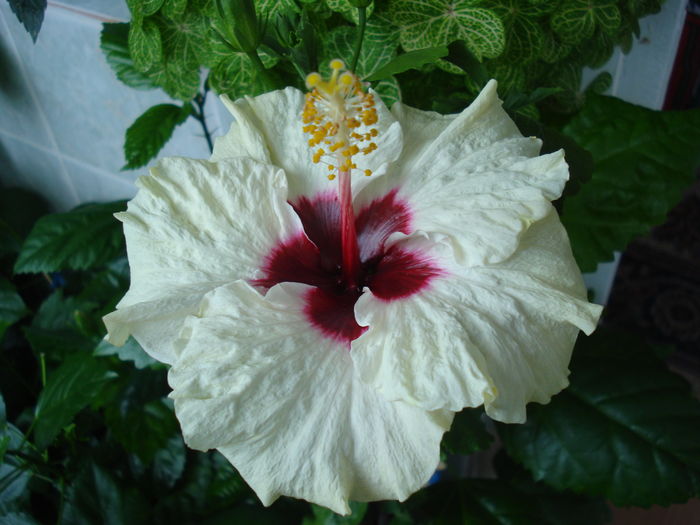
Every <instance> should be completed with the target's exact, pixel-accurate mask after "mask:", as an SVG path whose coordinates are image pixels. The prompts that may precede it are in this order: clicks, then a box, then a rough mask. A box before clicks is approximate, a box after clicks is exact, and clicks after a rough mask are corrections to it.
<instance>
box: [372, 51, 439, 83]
mask: <svg viewBox="0 0 700 525" xmlns="http://www.w3.org/2000/svg"><path fill="white" fill-rule="evenodd" d="M447 53H448V51H447V48H446V47H445V46H438V47H429V48H426V49H416V50H415V51H409V52H407V53H402V54H400V55H397V56H395V57H394V58H392V59H391V60H390V61H389V62H387V63H386V64H384V65H383V66H382V67H380V68H378V69H376V70H375V71H374V72H373V73H372V74H371V75H370V76H369V77H367V78H366V79H365V80H369V81H370V82H371V81H374V80H381V79H383V78H388V77H390V76H392V75H397V74H399V73H403V72H404V71H408V70H409V69H418V68H420V67H421V66H423V65H425V64H433V63H435V61H436V60H437V59H438V58H441V57H444V56H446V55H447Z"/></svg>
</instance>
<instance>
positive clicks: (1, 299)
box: [0, 277, 27, 340]
mask: <svg viewBox="0 0 700 525" xmlns="http://www.w3.org/2000/svg"><path fill="white" fill-rule="evenodd" d="M26 313H27V307H26V306H25V305H24V301H23V300H22V297H20V295H19V294H18V293H17V290H16V289H15V287H14V285H13V284H12V283H11V282H10V281H8V280H7V279H4V278H2V277H0V340H2V337H3V336H4V335H5V330H7V328H8V327H9V326H11V325H13V324H14V323H16V322H17V321H19V320H20V319H22V317H24V316H25V314H26Z"/></svg>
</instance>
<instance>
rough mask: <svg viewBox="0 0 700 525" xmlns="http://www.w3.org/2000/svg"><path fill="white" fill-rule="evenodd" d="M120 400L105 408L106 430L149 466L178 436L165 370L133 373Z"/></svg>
mask: <svg viewBox="0 0 700 525" xmlns="http://www.w3.org/2000/svg"><path fill="white" fill-rule="evenodd" d="M124 379H125V381H124V382H123V383H122V387H121V390H120V391H119V394H118V396H117V398H118V400H119V401H118V402H117V403H111V404H108V405H107V406H106V408H105V421H106V423H107V427H108V428H109V430H110V431H111V433H112V434H113V436H114V437H115V438H116V440H117V441H118V442H119V443H121V445H122V446H123V447H124V448H125V449H126V450H128V451H129V452H133V453H134V454H136V455H137V456H138V457H139V458H140V459H141V461H143V462H144V463H150V462H151V461H152V460H153V458H154V456H155V454H156V452H158V450H160V449H161V448H163V447H164V446H166V444H167V443H168V440H169V439H170V438H171V437H172V436H173V435H174V434H176V433H177V429H178V424H177V420H176V419H175V415H174V414H173V409H172V407H171V404H172V403H171V402H170V401H169V400H167V399H166V398H164V397H163V396H165V395H167V393H168V391H169V389H168V385H167V382H166V377H165V371H164V370H153V369H143V370H137V369H131V371H130V372H129V374H128V376H126V377H125V378H124Z"/></svg>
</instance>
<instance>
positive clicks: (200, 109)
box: [193, 85, 214, 152]
mask: <svg viewBox="0 0 700 525" xmlns="http://www.w3.org/2000/svg"><path fill="white" fill-rule="evenodd" d="M207 91H209V86H208V85H205V88H204V93H197V96H195V97H194V103H195V104H196V105H197V111H195V112H194V113H193V115H194V118H196V119H197V120H198V121H199V124H200V125H201V126H202V131H203V132H204V138H205V139H206V140H207V146H209V152H213V151H214V143H213V142H212V140H211V133H209V126H207V119H206V118H205V116H204V103H205V102H206V98H207Z"/></svg>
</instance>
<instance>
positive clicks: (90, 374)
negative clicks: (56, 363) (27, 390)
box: [34, 353, 115, 449]
mask: <svg viewBox="0 0 700 525" xmlns="http://www.w3.org/2000/svg"><path fill="white" fill-rule="evenodd" d="M114 377H115V374H114V372H110V371H109V370H108V369H107V367H106V364H105V363H104V362H103V361H100V360H97V359H95V358H93V357H92V356H91V355H90V354H83V353H76V354H73V355H70V356H68V358H66V360H65V361H64V362H63V364H61V366H60V367H58V368H57V369H56V370H54V371H53V372H52V373H51V374H50V375H49V377H48V380H47V382H46V386H45V387H44V389H43V390H42V391H41V394H40V395H39V400H38V401H37V404H36V412H35V423H34V438H35V443H36V446H37V447H38V448H39V449H45V448H46V447H47V446H48V445H49V444H50V443H51V441H53V439H54V438H55V437H56V435H57V434H58V433H59V432H60V430H61V428H63V427H64V426H66V425H67V424H68V423H70V422H71V421H72V420H73V417H74V416H75V415H76V414H77V413H78V412H80V410H82V409H83V408H85V407H86V406H87V405H88V404H90V402H91V401H92V400H93V399H94V398H96V397H97V395H98V394H99V393H100V389H101V388H102V387H103V386H104V385H105V383H107V382H108V381H110V380H112V379H113V378H114Z"/></svg>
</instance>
